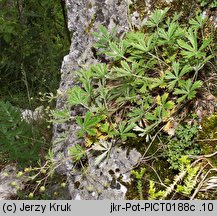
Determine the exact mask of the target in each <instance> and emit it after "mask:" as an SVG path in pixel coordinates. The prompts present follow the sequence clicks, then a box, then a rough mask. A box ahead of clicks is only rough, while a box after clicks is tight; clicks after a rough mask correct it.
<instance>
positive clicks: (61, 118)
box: [51, 108, 71, 123]
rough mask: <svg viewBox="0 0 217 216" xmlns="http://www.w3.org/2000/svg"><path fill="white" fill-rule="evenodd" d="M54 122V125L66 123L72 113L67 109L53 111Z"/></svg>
mask: <svg viewBox="0 0 217 216" xmlns="http://www.w3.org/2000/svg"><path fill="white" fill-rule="evenodd" d="M51 114H52V118H53V119H52V120H51V122H54V123H64V122H66V121H68V120H69V119H70V116H71V115H70V111H69V109H67V108H64V109H63V110H57V109H56V110H52V111H51Z"/></svg>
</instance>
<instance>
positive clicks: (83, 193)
mask: <svg viewBox="0 0 217 216" xmlns="http://www.w3.org/2000/svg"><path fill="white" fill-rule="evenodd" d="M66 3H67V10H68V19H69V21H68V26H69V29H70V31H72V32H73V38H72V44H71V48H70V53H69V55H67V56H65V58H64V61H63V64H62V70H61V72H62V77H61V83H60V88H59V93H60V97H59V99H58V102H57V108H60V109H61V108H63V106H64V102H65V98H64V97H65V96H64V95H65V92H66V91H67V89H69V88H70V87H72V86H74V85H76V84H77V83H75V75H74V71H76V70H78V69H79V68H80V66H81V65H85V66H86V67H88V66H89V65H90V64H94V63H97V62H100V59H96V57H95V55H94V54H93V52H92V49H91V48H92V46H93V43H94V39H93V36H92V34H91V32H93V31H97V30H98V26H99V25H100V24H102V25H105V26H107V27H108V29H112V28H113V27H114V26H117V27H118V28H117V33H118V34H121V33H123V32H126V31H128V24H127V4H126V2H125V1H120V0H68V1H66ZM83 112H84V110H82V109H81V108H79V107H78V108H76V109H75V110H72V113H71V115H72V116H76V115H77V114H80V113H83ZM77 130H78V126H76V124H75V123H74V122H72V123H71V124H59V125H56V126H55V127H54V139H58V138H60V137H61V136H63V135H64V132H67V133H68V136H67V137H68V138H67V139H66V141H64V142H59V143H57V144H56V145H55V146H54V151H55V154H56V159H57V160H58V159H61V158H62V157H63V158H67V157H68V147H71V146H74V145H75V144H77V143H81V142H82V139H77V137H76V132H77ZM139 158H140V154H139V153H138V152H137V151H136V150H134V149H132V150H130V151H129V152H128V151H127V150H124V149H121V148H118V147H114V148H112V150H111V153H110V157H109V159H108V160H107V161H105V162H103V163H102V164H100V167H96V166H94V158H93V156H92V154H89V155H88V164H89V166H88V167H87V168H86V169H85V171H84V169H83V173H82V169H81V168H79V167H78V166H77V165H75V164H73V163H72V162H71V160H65V163H64V164H63V165H62V166H60V167H59V169H58V172H59V173H62V174H65V173H66V174H67V177H68V182H69V191H70V194H71V198H72V199H81V200H84V199H115V200H119V199H124V195H125V193H126V190H127V189H126V188H125V187H124V186H123V185H122V184H121V182H120V179H122V181H129V180H130V171H129V170H130V168H132V167H133V166H134V165H135V164H136V163H137V162H138V159H139ZM84 172H85V173H84Z"/></svg>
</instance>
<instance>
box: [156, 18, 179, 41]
mask: <svg viewBox="0 0 217 216" xmlns="http://www.w3.org/2000/svg"><path fill="white" fill-rule="evenodd" d="M158 35H159V36H160V38H161V39H159V41H158V44H160V45H162V44H174V40H175V39H176V38H177V37H179V36H181V35H183V29H181V28H180V27H179V25H178V24H177V23H175V22H170V23H168V30H167V31H166V30H165V29H164V28H159V29H158Z"/></svg>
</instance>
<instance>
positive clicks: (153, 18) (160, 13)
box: [142, 7, 169, 27]
mask: <svg viewBox="0 0 217 216" xmlns="http://www.w3.org/2000/svg"><path fill="white" fill-rule="evenodd" d="M168 10H169V8H168V7H167V8H165V9H164V10H155V11H154V12H152V13H151V15H150V18H149V20H148V21H143V23H142V25H146V26H148V27H157V26H158V25H159V24H160V23H161V22H162V21H163V18H164V16H165V15H166V13H167V12H168Z"/></svg>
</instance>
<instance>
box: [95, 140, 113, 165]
mask: <svg viewBox="0 0 217 216" xmlns="http://www.w3.org/2000/svg"><path fill="white" fill-rule="evenodd" d="M111 148H112V143H110V142H107V141H103V140H101V141H100V142H99V143H95V144H94V145H93V150H95V151H102V152H103V153H101V154H100V155H99V156H97V157H96V158H95V161H94V164H95V166H96V165H99V164H100V163H101V162H102V161H103V160H104V159H105V158H106V156H108V155H109V152H110V150H111Z"/></svg>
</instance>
